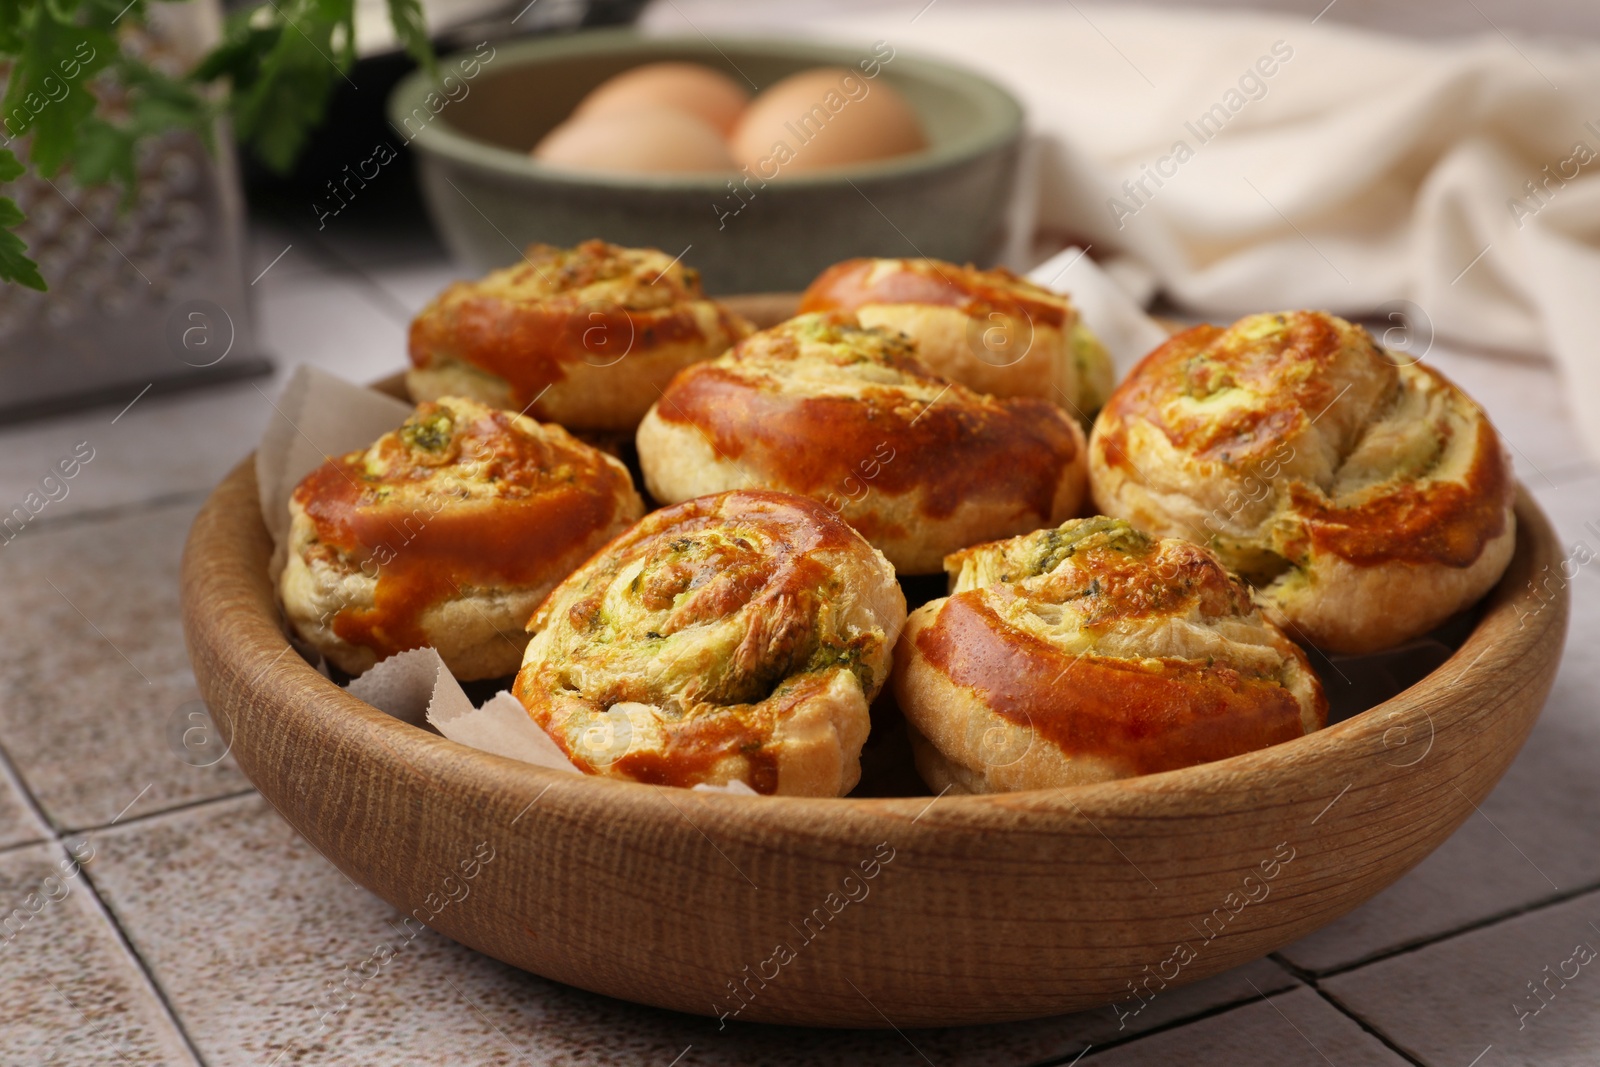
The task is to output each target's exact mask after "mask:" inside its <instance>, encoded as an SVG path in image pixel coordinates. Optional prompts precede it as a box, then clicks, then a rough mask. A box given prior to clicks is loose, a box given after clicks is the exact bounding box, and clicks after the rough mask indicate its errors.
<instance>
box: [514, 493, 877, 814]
mask: <svg viewBox="0 0 1600 1067" xmlns="http://www.w3.org/2000/svg"><path fill="white" fill-rule="evenodd" d="M904 621H905V598H904V596H903V595H902V594H901V592H900V587H899V585H898V584H897V583H896V582H895V580H894V572H893V571H892V570H891V569H890V567H889V564H888V562H887V561H886V560H885V559H884V558H883V557H882V555H880V554H879V553H878V552H876V551H874V550H873V548H872V547H871V546H870V545H868V544H867V543H866V541H864V540H862V538H861V536H860V535H859V534H857V533H856V532H855V531H853V530H851V529H850V528H849V527H848V526H846V525H845V524H844V523H843V522H841V521H839V519H837V518H836V517H835V516H834V515H833V514H832V513H831V512H829V511H828V509H826V508H824V507H823V506H822V505H820V504H818V503H816V502H815V501H812V500H807V499H805V498H803V497H796V496H789V495H786V494H782V493H768V492H734V493H724V494H720V495H718V496H710V497H703V498H701V499H698V500H691V501H689V502H687V503H683V504H679V505H677V506H675V507H670V508H665V509H663V510H661V511H657V512H654V513H653V514H651V515H649V516H648V517H646V518H645V519H644V520H643V521H642V522H640V523H639V524H638V525H636V526H634V527H633V528H632V529H631V530H629V531H628V532H627V533H625V534H623V535H622V536H620V537H618V538H617V539H616V540H615V541H613V542H612V543H611V544H609V545H607V546H606V547H605V548H604V549H602V550H601V551H600V552H599V553H597V554H596V555H595V556H594V557H593V558H592V559H590V560H589V562H587V563H585V564H584V565H583V566H582V567H581V568H579V569H578V570H577V571H576V572H574V573H573V574H572V576H571V577H570V578H568V579H567V580H566V581H565V582H563V583H562V584H561V586H560V587H559V588H557V589H556V590H555V592H553V593H552V594H551V595H550V597H549V599H547V600H546V601H545V602H544V604H543V605H542V606H541V607H540V608H539V611H538V613H537V614H536V615H535V616H534V618H533V620H532V621H531V622H530V623H529V629H530V630H533V631H535V632H536V635H535V637H534V638H533V640H532V641H530V642H529V644H528V651H527V656H526V658H525V659H524V661H523V666H522V670H521V671H520V672H519V673H518V675H517V681H516V686H515V688H514V690H513V691H514V692H515V694H516V696H517V698H518V699H519V700H521V701H522V704H523V706H524V707H526V708H527V709H528V713H529V715H531V716H532V717H533V720H534V721H535V722H536V723H538V724H539V725H540V726H541V727H542V728H543V729H545V730H546V731H547V732H548V733H549V734H550V735H551V737H553V738H554V739H555V741H556V743H557V744H558V745H560V746H561V748H562V749H563V750H564V751H565V752H566V753H567V754H568V755H569V756H570V757H571V758H572V760H573V762H574V763H575V764H577V765H578V766H579V767H580V768H582V769H583V770H584V771H586V772H588V773H590V774H603V775H608V776H611V777H618V778H631V779H634V780H636V781H642V782H650V783H654V784H657V785H676V786H691V785H696V784H701V783H709V784H726V783H728V782H731V781H735V780H737V781H742V782H744V783H745V784H747V785H749V786H750V787H751V788H753V789H755V790H756V791H757V792H760V793H784V794H793V795H807V796H837V795H842V794H844V793H847V792H849V791H850V789H851V788H853V787H854V786H855V784H856V781H857V779H858V778H859V777H860V772H861V767H860V755H861V746H862V744H863V743H865V741H866V737H867V730H868V725H869V718H868V714H867V708H868V705H869V704H870V703H871V700H872V698H873V697H874V696H876V695H877V693H878V690H879V689H880V688H881V687H882V686H883V683H884V681H885V680H886V679H887V677H888V673H889V666H890V649H891V648H892V646H893V644H894V640H895V637H896V636H897V635H898V633H899V631H900V627H901V625H902V624H903V623H904Z"/></svg>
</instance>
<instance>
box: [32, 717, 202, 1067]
mask: <svg viewBox="0 0 1600 1067" xmlns="http://www.w3.org/2000/svg"><path fill="white" fill-rule="evenodd" d="M0 773H3V774H4V775H5V776H7V777H9V778H10V779H11V784H12V786H13V787H14V788H15V789H16V791H17V795H18V797H20V798H21V801H22V804H23V806H24V807H26V808H28V809H29V810H30V811H31V812H33V815H34V818H36V819H37V820H38V821H39V824H40V825H41V826H44V827H45V828H46V831H47V832H48V833H49V835H50V836H49V840H48V841H45V842H34V843H35V844H49V845H53V846H54V848H55V850H56V851H57V852H58V853H61V854H69V853H67V848H66V845H65V844H63V843H62V840H61V834H60V833H59V832H58V830H57V829H56V827H55V825H54V824H53V823H52V822H51V821H50V819H49V817H48V816H47V815H46V814H45V810H44V807H43V805H41V804H40V803H39V798H38V797H36V796H35V795H34V793H33V790H32V789H31V788H30V787H29V786H28V783H27V782H26V781H25V780H24V779H23V777H22V775H21V774H19V773H18V772H17V766H16V764H15V763H13V762H12V759H11V754H10V753H8V752H6V751H5V749H4V747H0ZM141 795H143V794H141ZM119 817H120V816H119ZM73 836H76V835H73ZM93 862H94V861H93V860H92V859H91V860H90V861H89V863H88V864H86V865H84V866H81V867H79V868H78V876H79V877H80V878H82V879H83V886H84V889H85V891H86V893H87V895H88V898H89V901H90V906H91V907H93V908H94V909H96V910H97V911H98V912H99V914H100V917H101V918H102V919H104V920H105V922H106V924H107V925H108V926H109V927H110V928H111V934H112V937H113V938H114V939H115V940H116V942H117V944H119V945H121V946H122V950H123V951H124V952H125V953H127V954H128V956H129V958H130V959H131V960H132V961H133V964H134V968H135V970H136V971H137V972H138V973H139V974H140V975H141V976H142V977H143V978H144V984H145V988H146V989H147V990H148V991H149V992H150V995H151V996H152V997H154V998H155V1002H156V1004H157V1006H158V1007H159V1008H160V1009H161V1012H162V1014H163V1015H165V1016H166V1020H167V1024H168V1025H169V1026H171V1027H172V1029H173V1031H174V1032H175V1033H176V1034H177V1035H178V1039H179V1040H180V1041H182V1042H183V1046H184V1048H185V1049H187V1050H188V1052H189V1055H190V1057H191V1058H192V1059H193V1061H194V1063H195V1064H196V1065H197V1067H203V1065H204V1064H205V1062H206V1061H205V1059H204V1057H202V1056H201V1055H200V1050H199V1049H198V1048H197V1047H196V1046H195V1043H194V1039H193V1038H191V1037H190V1036H189V1031H188V1030H186V1029H185V1028H184V1026H183V1023H182V1022H180V1021H179V1020H178V1013H177V1012H176V1011H174V1010H173V1007H172V1002H171V1001H170V1000H169V999H168V998H167V991H166V990H165V989H163V988H162V987H161V984H160V983H159V982H157V981H156V978H155V974H154V973H153V972H152V971H151V970H150V967H149V965H148V964H147V963H146V962H145V960H144V957H143V956H141V955H139V953H138V950H136V949H135V948H134V947H133V942H132V940H131V939H130V938H129V937H128V932H127V931H126V930H124V929H123V928H122V924H121V923H119V922H117V920H116V917H115V916H113V915H112V914H111V909H110V908H109V907H108V906H107V905H106V902H105V901H104V900H103V899H102V898H101V896H100V890H99V889H98V888H97V887H96V886H95V884H94V878H93V876H92V875H91V874H90V871H89V867H90V866H92V865H93ZM114 1004H115V1002H113V1005H114Z"/></svg>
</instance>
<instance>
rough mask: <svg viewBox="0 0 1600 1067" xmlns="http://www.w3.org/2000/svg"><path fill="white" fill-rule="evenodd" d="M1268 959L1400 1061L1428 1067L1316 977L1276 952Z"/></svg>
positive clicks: (1414, 1066) (1419, 1066) (1417, 1066)
mask: <svg viewBox="0 0 1600 1067" xmlns="http://www.w3.org/2000/svg"><path fill="white" fill-rule="evenodd" d="M1268 958H1269V959H1271V960H1272V962H1273V963H1276V964H1277V965H1278V966H1279V967H1282V968H1283V969H1284V970H1286V971H1288V972H1289V973H1290V974H1292V975H1294V976H1295V977H1296V978H1298V979H1300V981H1302V982H1304V983H1305V984H1306V985H1307V986H1309V987H1310V988H1311V989H1312V990H1314V991H1315V992H1316V994H1317V996H1319V997H1321V998H1322V999H1323V1000H1324V1001H1325V1002H1327V1003H1328V1005H1330V1006H1331V1007H1332V1008H1333V1009H1334V1010H1335V1011H1337V1012H1339V1014H1341V1015H1343V1016H1345V1017H1347V1018H1348V1019H1349V1020H1350V1021H1351V1022H1353V1023H1355V1024H1356V1025H1357V1026H1359V1027H1361V1029H1362V1030H1364V1031H1366V1032H1367V1033H1368V1034H1371V1035H1372V1036H1373V1037H1375V1038H1377V1039H1378V1041H1380V1042H1382V1044H1383V1045H1384V1047H1385V1048H1387V1049H1388V1050H1389V1051H1390V1052H1393V1053H1394V1054H1395V1055H1396V1056H1399V1057H1400V1058H1401V1059H1403V1060H1405V1061H1406V1062H1407V1063H1409V1064H1412V1065H1413V1067H1428V1065H1427V1064H1426V1063H1424V1062H1423V1061H1422V1060H1420V1059H1418V1058H1417V1057H1416V1056H1414V1055H1413V1054H1411V1053H1410V1052H1407V1051H1406V1050H1405V1048H1403V1047H1402V1046H1401V1045H1400V1043H1399V1042H1398V1041H1395V1040H1394V1039H1392V1038H1391V1037H1390V1036H1389V1035H1388V1034H1386V1033H1384V1032H1383V1031H1382V1030H1380V1029H1378V1027H1377V1026H1376V1025H1374V1024H1373V1023H1369V1022H1368V1021H1367V1020H1366V1019H1364V1018H1362V1017H1361V1016H1360V1015H1358V1014H1357V1013H1356V1012H1355V1011H1354V1009H1352V1008H1349V1007H1346V1006H1345V1004H1344V1002H1343V1001H1341V1000H1339V998H1338V997H1336V996H1334V995H1333V994H1332V993H1330V992H1329V991H1328V990H1326V989H1323V988H1322V987H1321V986H1320V985H1318V984H1317V976H1316V975H1314V974H1312V973H1311V972H1310V971H1307V970H1303V969H1302V968H1299V967H1296V966H1295V965H1294V964H1292V963H1290V962H1289V961H1288V960H1286V959H1283V958H1282V957H1280V956H1279V955H1278V954H1277V953H1276V952H1274V953H1273V954H1272V955H1271V956H1269V957H1268Z"/></svg>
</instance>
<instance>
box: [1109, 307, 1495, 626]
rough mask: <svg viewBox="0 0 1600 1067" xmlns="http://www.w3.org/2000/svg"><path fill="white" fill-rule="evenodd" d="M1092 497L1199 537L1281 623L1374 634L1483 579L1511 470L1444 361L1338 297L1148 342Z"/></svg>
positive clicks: (1437, 611)
mask: <svg viewBox="0 0 1600 1067" xmlns="http://www.w3.org/2000/svg"><path fill="white" fill-rule="evenodd" d="M1090 467H1091V471H1092V476H1093V483H1094V495H1095V502H1096V504H1097V505H1098V506H1099V508H1100V510H1101V511H1103V512H1105V513H1106V514H1108V515H1116V516H1120V517H1122V518H1126V519H1127V520H1128V521H1130V522H1132V523H1133V524H1134V525H1135V526H1138V527H1139V528H1140V529H1142V530H1146V531H1148V532H1150V533H1154V534H1159V535H1162V536H1171V537H1187V538H1189V539H1190V540H1194V541H1198V542H1200V543H1202V544H1205V545H1208V546H1210V547H1211V548H1212V550H1213V551H1215V552H1216V553H1217V555H1218V556H1219V557H1220V558H1221V559H1222V561H1223V562H1224V563H1225V564H1227V565H1228V566H1229V567H1230V568H1232V569H1233V570H1234V571H1236V572H1238V573H1239V574H1241V575H1243V576H1244V577H1245V578H1246V579H1247V580H1248V581H1250V583H1251V584H1252V585H1254V586H1255V587H1256V589H1257V597H1258V599H1259V601H1260V603H1261V604H1262V606H1263V608H1264V609H1265V610H1266V611H1267V614H1268V616H1269V617H1271V618H1272V619H1273V620H1274V621H1275V622H1277V623H1278V624H1279V625H1281V626H1283V627H1284V628H1285V629H1288V630H1289V632H1290V633H1291V634H1293V635H1295V636H1296V637H1300V638H1302V639H1304V640H1307V641H1309V642H1311V643H1313V644H1315V645H1317V646H1319V647H1321V648H1324V649H1327V650H1329V651H1334V652H1351V653H1360V652H1372V651H1377V650H1379V649H1383V648H1387V647H1390V646H1393V645H1396V644H1399V643H1401V642H1404V641H1406V640H1408V639H1410V638H1413V637H1416V636H1418V635H1420V634H1422V633H1425V632H1427V631H1428V630H1430V629H1432V628H1433V627H1435V626H1437V625H1438V624H1439V623H1441V622H1443V621H1444V620H1445V619H1446V618H1448V617H1449V616H1450V615H1451V614H1453V613H1454V612H1457V611H1460V610H1461V609H1463V608H1465V607H1467V606H1468V605H1470V604H1472V603H1473V602H1474V601H1475V600H1477V599H1478V598H1479V597H1481V596H1482V595H1483V594H1484V593H1485V592H1487V591H1488V590H1489V589H1490V588H1491V587H1492V586H1493V585H1494V583H1495V582H1496V581H1498V580H1499V577H1500V575H1501V573H1502V572H1503V571H1504V570H1505V567H1506V564H1507V563H1508V562H1509V561H1510V559H1511V552H1512V548H1513V544H1514V541H1515V537H1516V522H1515V518H1514V517H1513V515H1512V510H1511V505H1512V499H1513V494H1514V492H1515V481H1514V479H1513V476H1512V471H1511V464H1510V461H1509V459H1508V458H1507V456H1506V454H1505V450H1504V448H1503V447H1502V445H1501V442H1500V438H1499V436H1498V435H1497V434H1496V433H1495V430H1494V427H1493V426H1491V425H1490V424H1489V420H1488V418H1486V417H1485V416H1484V414H1483V412H1482V411H1481V410H1480V409H1479V408H1478V406H1477V405H1476V404H1474V403H1473V402H1472V401H1471V400H1470V399H1468V398H1467V396H1466V395H1465V394H1463V393H1462V392H1461V390H1460V389H1458V388H1456V386H1455V385H1453V384H1451V383H1450V382H1449V381H1447V380H1446V379H1445V378H1444V376H1443V375H1441V374H1439V373H1438V372H1437V371H1434V370H1433V369H1431V368H1429V367H1425V366H1422V365H1420V364H1410V363H1407V362H1406V361H1405V360H1403V359H1402V358H1400V357H1399V356H1397V355H1394V354H1390V353H1386V352H1384V351H1383V350H1382V349H1380V348H1379V347H1378V346H1377V344H1375V343H1374V342H1373V340H1372V338H1371V337H1370V336H1369V335H1368V334H1367V332H1366V331H1365V330H1363V329H1361V328H1360V327H1358V326H1353V325H1351V324H1350V323H1348V322H1346V321H1344V320H1343V319H1340V318H1338V317H1336V316H1334V315H1330V314H1327V313H1326V312H1319V311H1290V312H1283V313H1280V314H1266V315H1252V316H1250V317H1248V318H1244V319H1240V320H1239V321H1238V322H1236V323H1234V324H1233V325H1232V326H1230V327H1228V328H1226V329H1222V328H1219V327H1216V326H1196V327H1195V328H1193V329H1191V330H1188V331H1186V332H1184V333H1181V334H1179V335H1177V336H1176V337H1173V338H1172V339H1171V340H1169V341H1168V342H1167V343H1166V344H1164V345H1162V346H1161V347H1160V348H1157V349H1156V350H1155V351H1154V352H1152V353H1150V354H1149V355H1148V356H1146V357H1145V358H1144V360H1143V361H1142V362H1141V363H1140V364H1139V366H1138V367H1136V368H1135V369H1134V372H1133V374H1132V375H1131V376H1130V377H1129V378H1128V379H1127V381H1125V382H1123V384H1122V385H1121V386H1120V387H1119V388H1118V389H1117V391H1116V392H1115V393H1114V394H1113V395H1112V397H1111V400H1110V401H1109V402H1108V403H1107V404H1106V407H1105V410H1104V411H1103V412H1102V413H1101V416H1100V420H1099V422H1098V423H1097V424H1096V426H1095V430H1094V436H1093V439H1092V442H1091V446H1090Z"/></svg>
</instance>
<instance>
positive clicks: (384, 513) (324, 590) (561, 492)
mask: <svg viewBox="0 0 1600 1067" xmlns="http://www.w3.org/2000/svg"><path fill="white" fill-rule="evenodd" d="M289 512H290V515H291V519H292V521H291V524H290V529H289V545H288V547H289V551H288V562H287V565H286V566H285V568H284V571H283V575H282V578H281V579H280V581H279V592H280V594H281V596H282V598H283V606H284V610H285V612H286V613H287V615H288V617H289V621H290V622H291V623H292V624H293V625H294V628H295V630H296V631H297V632H298V633H299V634H300V636H301V637H302V638H304V639H305V640H306V641H308V642H310V643H311V644H312V645H314V646H316V648H318V649H319V650H320V651H321V652H322V654H323V655H325V656H326V657H327V658H328V659H329V661H331V662H332V663H334V664H335V665H337V666H338V667H339V668H341V669H342V670H345V671H348V672H350V673H351V674H359V673H361V672H362V671H364V670H366V669H367V668H369V667H371V666H372V665H373V664H374V663H376V662H377V661H378V660H380V659H383V658H385V657H387V656H389V655H392V654H394V653H396V652H400V651H403V650H405V649H409V648H421V647H423V646H431V647H433V648H435V649H437V650H438V652H439V655H440V656H441V657H442V658H443V659H444V662H445V664H446V665H447V666H448V667H449V668H450V670H451V672H452V673H453V674H455V676H456V677H457V678H461V679H473V678H498V677H501V676H504V675H508V674H510V673H512V672H513V671H515V670H516V669H517V665H518V664H519V663H521V662H522V653H523V649H524V648H525V647H526V644H527V638H526V636H525V634H524V626H525V624H526V623H527V621H528V616H529V615H531V614H532V613H533V609H534V608H536V607H538V605H539V602H540V601H541V600H543V599H544V596H545V594H546V593H548V592H549V591H550V590H551V589H552V588H554V587H555V585H556V583H557V582H559V581H561V579H563V578H565V577H566V576H567V575H568V574H570V573H571V572H572V570H573V569H574V568H575V567H577V566H578V564H580V563H582V562H583V561H584V559H586V558H587V557H588V556H589V554H590V553H591V552H593V551H594V550H595V549H596V548H599V547H600V546H601V545H603V544H605V543H606V542H607V541H608V540H610V539H611V538H612V537H614V536H615V535H616V534H618V533H620V532H621V531H622V530H623V529H625V528H626V527H627V526H628V525H629V524H630V523H632V522H633V521H634V520H636V519H638V518H639V516H640V515H642V514H643V512H644V508H643V505H642V503H641V501H640V499H639V494H638V493H637V492H635V491H634V488H633V480H632V478H631V477H630V476H629V474H628V471H627V468H626V467H624V466H623V465H622V464H621V463H619V462H618V461H617V460H615V459H613V458H611V457H610V456H607V455H605V454H603V453H601V452H599V451H597V450H595V449H593V448H590V447H589V446H588V445H585V444H583V443H582V442H580V441H578V440H576V439H574V438H573V437H572V436H570V435H569V434H568V433H567V432H566V431H565V430H563V429H561V427H559V426H541V425H540V424H539V423H537V422H535V421H533V420H532V419H530V418H528V417H527V416H524V415H516V414H513V413H511V412H506V411H495V410H491V409H490V408H487V407H485V406H483V405H482V404H479V403H477V402H476V401H473V400H466V399H462V398H460V397H446V398H444V399H442V400H440V401H438V402H437V403H430V404H422V405H420V406H419V407H418V408H417V410H416V413H415V414H414V415H412V417H411V418H409V419H407V420H406V422H405V425H403V426H401V427H400V429H398V430H396V431H394V432H392V433H387V434H384V435H383V436H382V437H380V438H379V439H378V440H377V441H376V442H375V443H374V444H373V445H372V447H370V448H367V449H365V450H363V451H360V452H352V453H350V454H349V455H347V456H344V457H342V458H339V459H330V460H329V461H328V462H326V463H324V464H323V465H322V466H321V467H319V468H318V469H317V470H315V471H313V472H312V473H311V474H309V475H308V476H307V477H306V478H305V480H304V481H302V482H301V483H300V484H299V486H297V487H296V489H295V491H294V494H293V495H292V496H291V498H290V501H289Z"/></svg>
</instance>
